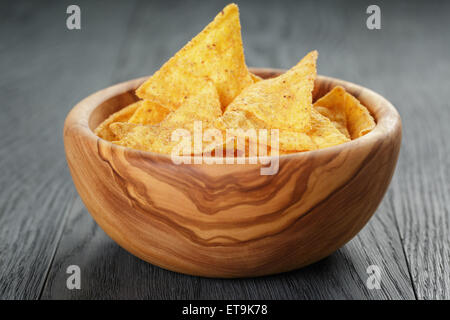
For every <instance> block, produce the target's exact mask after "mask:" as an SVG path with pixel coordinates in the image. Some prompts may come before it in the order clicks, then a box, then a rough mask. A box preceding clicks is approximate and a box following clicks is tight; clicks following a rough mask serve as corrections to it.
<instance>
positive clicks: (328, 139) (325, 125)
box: [308, 108, 350, 149]
mask: <svg viewBox="0 0 450 320" xmlns="http://www.w3.org/2000/svg"><path fill="white" fill-rule="evenodd" d="M308 136H309V137H310V138H311V140H312V141H313V142H314V143H315V144H316V147H317V149H322V148H327V147H332V146H335V145H338V144H341V143H344V142H348V141H350V139H349V138H347V137H346V136H345V135H344V134H342V133H341V131H339V130H338V129H337V128H336V127H335V126H334V125H333V124H332V123H331V121H330V120H329V119H328V118H327V117H325V116H323V115H321V114H320V113H319V112H318V111H316V110H315V109H314V108H313V109H312V110H311V130H310V131H309V132H308Z"/></svg>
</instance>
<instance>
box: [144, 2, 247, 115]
mask: <svg viewBox="0 0 450 320" xmlns="http://www.w3.org/2000/svg"><path fill="white" fill-rule="evenodd" d="M194 78H203V79H204V78H207V79H210V80H212V81H213V83H214V85H215V86H216V88H217V91H218V93H219V98H220V102H221V104H222V106H223V107H225V106H227V105H228V104H229V103H230V102H231V101H232V100H233V99H234V98H235V97H236V96H237V95H238V94H239V93H240V92H241V91H242V90H243V89H244V88H246V87H247V86H249V85H250V84H252V83H253V80H252V77H251V75H250V73H249V71H248V69H247V66H246V64H245V59H244V50H243V47H242V38H241V25H240V22H239V10H238V7H237V6H236V5H235V4H230V5H228V6H227V7H225V8H224V9H223V10H222V11H221V12H220V13H219V14H218V15H217V16H216V18H215V19H214V20H213V21H212V22H211V23H210V24H209V25H208V26H207V27H206V28H205V29H204V30H203V31H202V32H200V33H199V34H198V35H197V36H196V37H195V38H193V39H192V40H191V41H190V42H189V43H188V44H187V45H185V46H184V47H183V48H182V49H181V50H180V51H179V52H178V53H177V54H175V56H174V57H172V58H171V59H170V60H169V61H168V62H166V63H165V64H164V65H163V66H162V67H161V69H160V70H158V71H157V72H156V73H155V74H154V75H153V76H151V77H150V78H149V79H148V80H147V81H146V82H145V83H144V84H142V86H141V87H139V88H138V89H137V91H136V93H137V95H138V96H139V97H141V98H143V99H149V100H152V101H156V102H158V103H160V104H161V105H163V106H165V107H167V108H169V109H171V110H176V109H177V108H178V107H179V106H180V105H181V104H182V103H183V101H184V100H185V99H187V98H189V97H190V96H192V95H195V94H196V93H197V92H198V90H199V87H198V85H199V83H198V82H197V81H195V79H194ZM200 83H201V81H200Z"/></svg>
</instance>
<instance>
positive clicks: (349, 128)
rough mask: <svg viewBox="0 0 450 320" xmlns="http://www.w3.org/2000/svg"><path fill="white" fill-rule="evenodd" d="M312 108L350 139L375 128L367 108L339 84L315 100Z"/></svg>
mask: <svg viewBox="0 0 450 320" xmlns="http://www.w3.org/2000/svg"><path fill="white" fill-rule="evenodd" d="M314 108H315V109H316V110H317V111H318V112H320V114H322V115H324V116H325V117H327V118H328V119H330V120H331V122H332V123H333V124H334V125H335V126H336V128H338V129H339V131H341V132H342V133H343V134H344V135H346V136H347V137H350V138H351V139H356V138H358V137H361V136H363V135H365V134H366V133H368V132H369V131H371V130H372V129H373V128H375V120H374V119H373V117H372V116H371V115H370V113H369V111H368V110H367V108H366V107H365V106H363V105H362V104H361V103H360V102H359V100H358V99H356V98H355V97H354V96H352V95H351V94H349V93H348V92H346V91H345V89H344V88H342V87H339V86H338V87H335V88H333V90H331V91H330V92H328V93H327V94H326V95H325V96H323V97H322V98H320V99H319V100H317V101H316V102H315V103H314Z"/></svg>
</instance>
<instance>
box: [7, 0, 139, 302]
mask: <svg viewBox="0 0 450 320" xmlns="http://www.w3.org/2000/svg"><path fill="white" fill-rule="evenodd" d="M69 4H70V3H68V4H65V3H64V1H60V2H52V1H39V2H35V1H16V2H10V1H2V2H1V3H0V19H1V28H0V38H1V39H2V40H1V43H0V69H1V72H0V97H1V99H2V102H1V105H0V110H1V112H0V145H1V147H2V148H1V154H0V173H1V174H0V299H38V298H39V296H40V295H41V292H42V290H43V287H44V285H45V281H46V278H47V273H48V272H49V270H50V268H51V264H52V261H53V258H54V254H55V252H56V248H57V246H58V243H59V241H60V238H61V236H62V233H63V229H64V224H65V221H66V219H67V215H68V213H69V210H70V207H71V206H72V204H73V202H74V200H75V199H76V197H77V193H76V190H75V188H74V187H73V182H72V179H71V177H70V173H69V171H68V169H67V164H66V160H65V156H64V147H63V141H62V132H63V124H64V118H65V117H66V116H67V113H68V112H69V111H70V109H71V107H72V106H73V104H75V103H76V102H77V101H79V100H80V99H81V98H83V97H84V96H86V95H88V94H89V93H90V92H92V90H98V89H101V88H102V87H104V86H105V82H106V83H111V74H110V73H109V72H108V70H109V69H110V68H111V65H115V64H116V61H117V55H118V53H117V51H115V49H114V48H116V47H119V46H120V44H121V42H122V41H123V39H124V38H125V34H126V24H127V21H126V20H127V18H126V17H127V16H129V15H130V14H131V12H132V9H133V7H134V3H133V2H132V1H130V2H127V3H125V2H116V3H114V4H110V3H109V4H108V1H90V2H83V3H82V4H81V5H84V9H86V10H85V12H84V13H85V15H84V18H86V19H87V20H85V22H88V21H89V23H86V24H85V25H84V26H85V27H86V29H85V30H86V31H87V32H85V33H81V32H69V31H68V30H67V29H66V27H65V19H64V17H65V12H66V8H67V5H69ZM107 5H110V6H111V7H110V8H111V10H112V12H111V14H110V15H109V18H110V19H111V20H107V19H104V12H103V11H102V10H103V9H104V8H105V6H107ZM95 21H97V22H95ZM108 21H109V22H108ZM113 21H115V22H114V23H113ZM120 21H123V22H120ZM88 30H89V31H88ZM100 38H101V40H99V39H100ZM80 43H82V44H83V45H82V46H80ZM99 47H102V48H103V50H101V51H100V50H99ZM87 56H89V57H90V58H89V59H88V58H87ZM90 59H93V60H97V59H99V60H101V61H97V62H95V64H91V63H90V61H89V60H90ZM94 65H95V68H97V70H104V72H100V73H101V74H100V73H95V74H94V72H93V70H94V68H93V66H94ZM74 86H76V87H77V90H72V89H70V88H73V87H74ZM75 91H77V92H75ZM69 92H70V93H69Z"/></svg>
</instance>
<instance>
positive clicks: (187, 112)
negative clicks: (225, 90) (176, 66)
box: [161, 80, 222, 130]
mask: <svg viewBox="0 0 450 320" xmlns="http://www.w3.org/2000/svg"><path fill="white" fill-rule="evenodd" d="M221 115H222V109H221V105H220V100H219V95H218V93H217V90H216V88H215V86H214V84H213V83H212V81H206V80H205V82H204V84H203V86H201V87H200V88H199V91H198V92H197V95H195V96H192V97H190V98H189V99H187V100H186V101H185V102H184V103H183V104H182V105H181V106H180V107H179V108H178V109H177V110H175V111H173V112H172V113H171V114H169V115H168V116H167V118H166V119H165V120H164V121H162V122H161V127H167V128H186V129H189V130H193V126H194V122H195V121H202V123H203V126H204V127H206V126H208V125H209V124H210V123H212V122H213V121H214V120H215V119H217V118H218V117H220V116H221Z"/></svg>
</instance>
